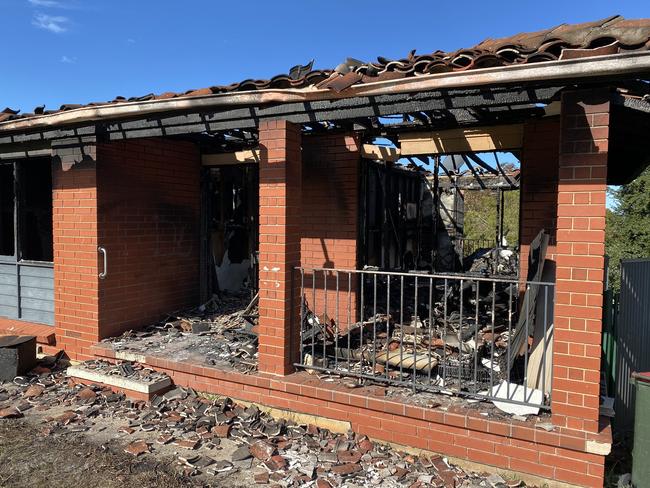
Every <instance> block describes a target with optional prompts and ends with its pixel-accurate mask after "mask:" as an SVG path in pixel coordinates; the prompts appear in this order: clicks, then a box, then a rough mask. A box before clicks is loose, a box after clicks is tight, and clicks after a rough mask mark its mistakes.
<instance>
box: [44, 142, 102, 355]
mask: <svg viewBox="0 0 650 488" xmlns="http://www.w3.org/2000/svg"><path fill="white" fill-rule="evenodd" d="M84 152H85V155H83V156H82V155H81V154H80V153H79V151H76V150H74V149H62V150H55V151H54V169H53V174H52V228H53V249H54V323H55V326H56V327H55V330H56V338H57V339H56V340H57V347H58V348H60V349H65V351H66V353H67V354H68V355H69V356H70V357H71V358H72V359H87V358H89V357H92V355H91V353H90V347H91V346H92V345H93V344H94V343H95V342H97V340H98V337H99V333H98V331H99V296H98V293H99V278H98V277H97V275H98V273H99V268H98V259H97V245H98V240H97V237H98V233H97V173H96V162H95V160H94V158H95V147H94V146H88V147H86V148H85V149H84ZM82 159H83V161H82ZM74 160H77V161H78V162H76V164H73V163H72V161H74Z"/></svg>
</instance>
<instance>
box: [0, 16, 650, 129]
mask: <svg viewBox="0 0 650 488" xmlns="http://www.w3.org/2000/svg"><path fill="white" fill-rule="evenodd" d="M633 50H650V19H632V20H626V19H624V18H623V17H620V16H614V17H609V18H607V19H603V20H598V21H594V22H585V23H582V24H561V25H559V26H556V27H553V28H550V29H544V30H541V31H537V32H529V33H520V34H516V35H513V36H510V37H504V38H501V39H486V40H484V41H482V42H481V43H479V44H477V45H476V46H474V47H472V48H469V49H460V50H458V51H454V52H449V53H448V52H443V51H435V52H433V53H430V54H422V55H418V54H416V53H415V51H411V52H410V53H409V54H408V56H407V57H405V58H403V59H397V60H390V59H386V58H383V57H378V58H377V61H375V62H371V63H363V62H360V61H357V60H354V59H348V60H346V62H345V63H342V64H341V65H339V66H337V67H336V69H334V70H314V69H312V66H313V61H311V62H310V63H308V64H307V65H304V66H302V65H297V66H294V67H293V68H291V70H290V72H289V74H281V75H278V76H274V77H273V78H271V79H266V80H264V79H263V80H252V79H248V80H243V81H240V82H237V83H232V84H230V85H225V86H211V87H208V88H199V89H195V90H188V91H186V92H180V93H175V92H164V93H161V94H159V95H155V94H153V93H150V94H147V95H144V96H141V97H131V98H125V97H121V96H119V97H116V98H115V99H113V100H111V101H108V102H94V103H89V104H86V106H95V105H107V104H117V103H124V102H134V101H145V100H161V99H169V98H177V97H194V96H203V95H212V94H217V93H228V92H238V91H249V90H266V89H289V88H305V87H309V86H316V87H319V88H329V89H332V90H335V91H337V92H339V91H343V90H345V89H346V88H348V87H350V86H352V85H355V84H359V83H372V82H376V81H385V80H391V79H396V78H404V77H409V76H422V75H427V74H434V73H444V72H451V71H464V70H470V69H484V68H494V67H499V66H508V65H514V64H526V63H538V62H542V61H555V60H559V59H570V58H577V57H589V56H602V55H606V54H615V53H619V52H624V51H633ZM82 106H83V105H78V104H65V105H62V106H61V107H60V108H59V110H58V111H65V110H71V109H74V108H79V107H82ZM53 112H56V111H52V110H45V108H44V107H37V108H36V109H35V110H34V113H22V114H20V113H19V112H18V111H16V110H11V109H5V110H3V111H2V112H0V122H3V121H5V120H12V119H17V118H24V117H30V116H34V115H40V114H49V113H53Z"/></svg>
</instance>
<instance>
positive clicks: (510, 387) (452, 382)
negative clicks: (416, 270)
mask: <svg viewBox="0 0 650 488" xmlns="http://www.w3.org/2000/svg"><path fill="white" fill-rule="evenodd" d="M547 243H548V236H547V235H546V234H544V233H543V232H541V233H540V235H539V236H538V238H537V239H536V241H535V242H534V243H533V245H531V253H530V255H531V257H530V259H529V261H530V262H529V277H528V281H527V283H529V284H527V286H526V287H525V291H524V293H523V294H522V295H523V298H520V293H521V290H520V284H519V282H518V281H516V280H514V281H513V280H505V279H493V278H486V277H484V275H485V274H487V275H490V273H492V271H493V269H492V268H493V267H494V266H505V265H506V263H510V264H508V266H513V268H512V269H511V270H509V271H508V272H513V270H514V272H515V273H516V269H517V268H518V264H517V261H516V257H515V255H514V254H508V253H507V252H506V251H505V250H503V249H502V250H496V251H495V252H493V251H492V250H484V251H477V252H476V253H475V254H476V256H475V257H474V261H473V263H474V264H472V266H473V271H474V274H464V275H448V277H442V278H441V277H438V276H433V275H432V276H431V277H429V276H427V275H424V274H417V275H415V274H411V275H409V274H403V275H397V276H391V275H390V274H382V273H377V272H374V271H367V273H366V274H363V275H362V277H361V280H362V283H361V294H362V295H363V296H362V298H361V304H362V309H363V310H362V316H363V317H368V318H367V319H364V320H361V321H357V322H356V323H354V324H352V325H345V326H343V324H341V325H339V324H338V323H337V321H336V319H335V318H332V317H330V316H328V315H327V312H325V313H323V314H320V315H318V314H316V313H314V311H313V310H311V309H310V303H309V302H308V298H307V297H310V296H314V297H315V296H316V295H315V294H313V293H312V291H311V290H307V291H306V292H305V293H304V295H303V305H302V311H303V316H302V328H301V341H302V364H303V366H304V368H305V369H306V370H307V371H308V372H312V373H313V372H316V371H322V372H335V373H337V374H342V375H344V376H345V375H352V376H357V377H360V378H363V379H365V380H368V381H373V380H377V381H383V382H391V383H392V384H397V385H399V384H401V385H403V386H409V385H410V386H412V387H413V388H419V389H433V390H436V391H442V392H446V393H457V394H462V395H470V396H478V397H482V398H504V395H505V398H507V399H509V400H513V401H521V402H528V403H533V404H536V405H542V404H544V403H545V402H547V401H548V399H547V398H546V397H545V396H544V395H543V394H541V396H540V395H539V394H538V393H537V392H539V390H535V392H534V393H535V395H534V398H535V401H532V400H531V398H533V397H531V396H529V393H530V392H531V391H532V390H533V389H535V388H540V387H541V386H542V385H544V383H545V382H546V384H545V387H544V388H542V389H544V390H546V392H548V390H547V389H546V387H548V386H549V385H550V380H549V381H546V380H545V375H546V373H547V372H550V366H548V367H545V365H546V364H550V354H548V352H549V349H548V348H547V344H548V342H550V341H540V340H539V337H538V339H537V342H535V340H536V339H535V337H536V331H535V327H536V325H538V326H537V329H538V331H537V332H538V333H540V332H542V330H541V329H544V331H543V332H544V333H542V335H541V337H544V334H546V333H547V332H548V331H547V329H548V328H549V327H550V326H549V322H548V317H547V314H546V310H547V309H548V306H549V303H550V302H549V297H552V294H553V290H552V289H550V290H549V289H548V287H547V288H544V287H545V286H546V285H545V284H540V283H539V282H540V278H541V273H542V269H543V263H544V255H545V249H546V245H547ZM496 255H498V259H497V258H495V256H496ZM496 263H501V264H496ZM502 271H504V270H502ZM445 276H447V275H445ZM391 278H392V279H391ZM538 295H540V299H539V302H540V305H543V309H544V310H543V313H541V314H539V316H537V312H536V305H537V298H538ZM538 336H539V334H538ZM535 345H539V348H538V351H537V352H538V353H539V354H535V355H533V350H534V346H535ZM521 385H525V387H522V388H521V389H518V388H517V386H521ZM498 387H501V388H498ZM520 390H521V392H520ZM503 391H506V393H505V394H504V393H503ZM513 394H514V395H515V396H512V395H513ZM519 397H521V398H519Z"/></svg>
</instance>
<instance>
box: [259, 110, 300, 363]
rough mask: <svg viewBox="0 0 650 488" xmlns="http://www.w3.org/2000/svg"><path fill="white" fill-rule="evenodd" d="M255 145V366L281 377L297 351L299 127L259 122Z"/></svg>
mask: <svg viewBox="0 0 650 488" xmlns="http://www.w3.org/2000/svg"><path fill="white" fill-rule="evenodd" d="M259 143H260V192H259V195H260V197H259V198H260V210H259V212H260V214H259V222H260V224H259V294H260V298H259V314H260V318H259V327H258V331H259V369H260V371H263V372H266V373H271V374H278V375H283V374H287V373H289V372H291V371H292V369H293V366H292V364H293V363H294V361H295V360H296V353H297V351H298V341H297V338H298V334H293V335H292V333H291V326H292V315H293V314H294V313H295V312H296V310H298V304H299V295H300V293H299V290H296V289H295V288H294V289H292V279H291V278H292V272H293V268H294V267H295V266H298V265H299V264H300V225H301V218H300V214H301V203H302V196H301V195H302V155H301V148H300V144H301V134H300V126H295V125H293V124H291V123H290V122H286V121H270V122H262V123H261V124H260V127H259ZM293 284H294V286H297V285H298V284H299V281H298V280H296V281H295V282H293ZM294 319H295V317H294Z"/></svg>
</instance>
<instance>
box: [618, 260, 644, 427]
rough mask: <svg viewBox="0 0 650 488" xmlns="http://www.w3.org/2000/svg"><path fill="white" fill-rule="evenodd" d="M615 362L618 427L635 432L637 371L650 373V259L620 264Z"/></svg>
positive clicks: (626, 261)
mask: <svg viewBox="0 0 650 488" xmlns="http://www.w3.org/2000/svg"><path fill="white" fill-rule="evenodd" d="M617 325H618V339H617V361H616V402H615V405H614V410H615V412H616V418H615V427H616V430H618V431H620V432H626V431H631V430H632V429H633V428H634V401H635V392H634V385H633V383H632V381H631V379H630V377H631V375H632V373H633V372H635V371H650V259H634V260H624V261H622V262H621V295H620V301H619V316H618V324H617Z"/></svg>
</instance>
